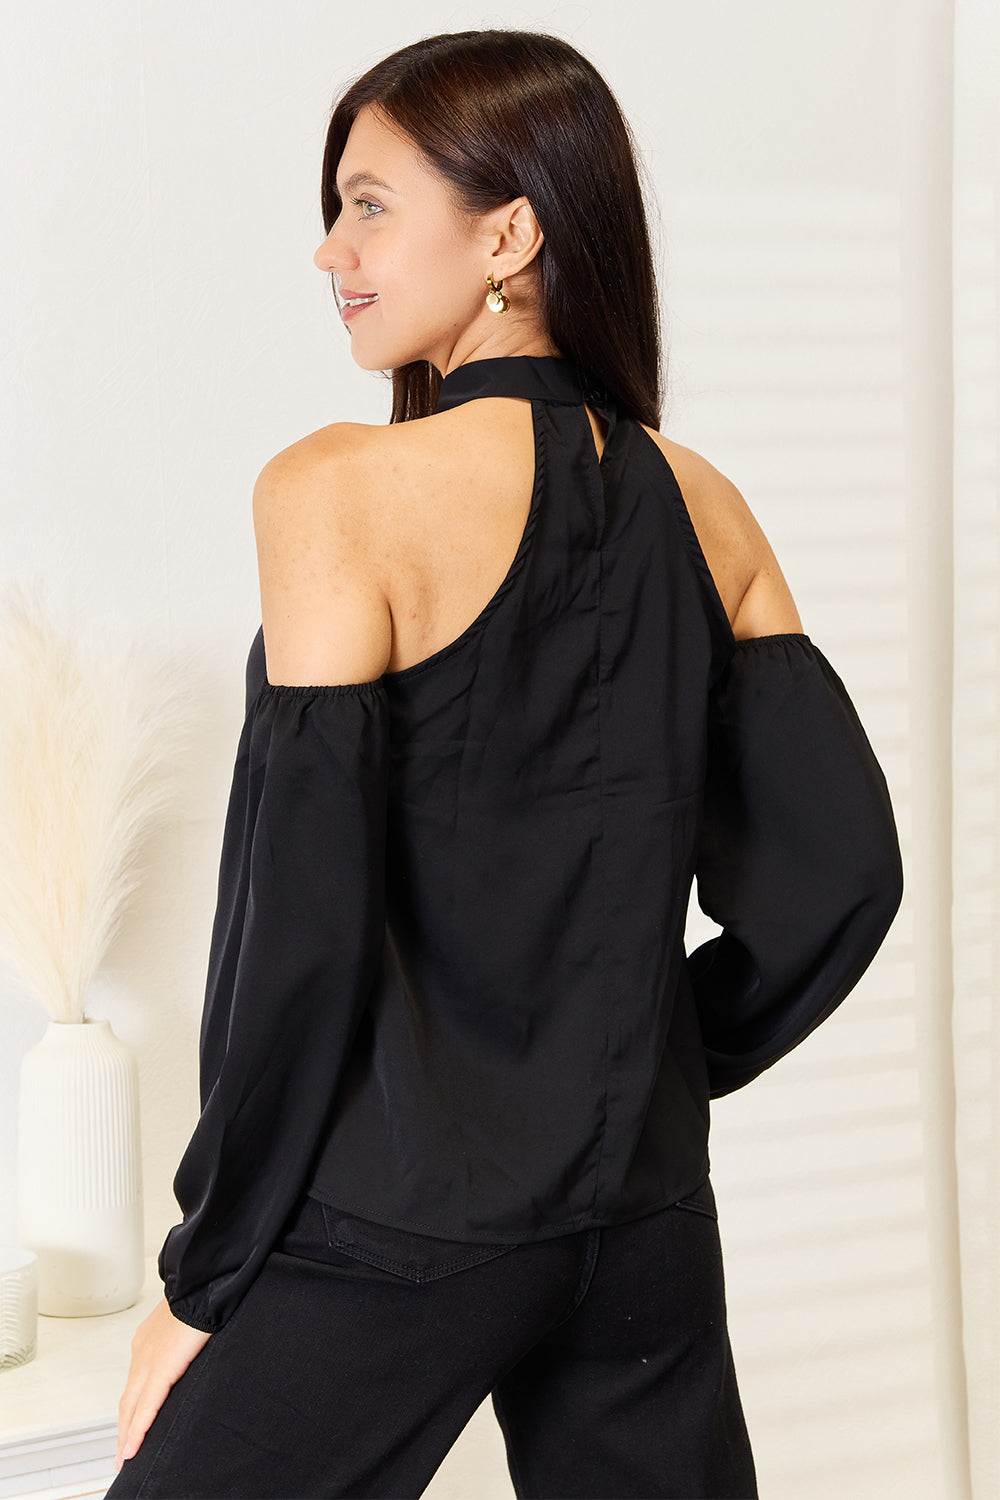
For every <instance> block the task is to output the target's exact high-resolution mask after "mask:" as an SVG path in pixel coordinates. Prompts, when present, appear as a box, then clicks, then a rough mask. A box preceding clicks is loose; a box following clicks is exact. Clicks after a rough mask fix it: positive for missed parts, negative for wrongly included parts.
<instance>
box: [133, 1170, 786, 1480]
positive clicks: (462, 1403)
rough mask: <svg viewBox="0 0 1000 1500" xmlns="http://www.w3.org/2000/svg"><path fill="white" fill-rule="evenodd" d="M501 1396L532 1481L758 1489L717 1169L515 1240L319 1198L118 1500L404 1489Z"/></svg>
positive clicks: (430, 1470)
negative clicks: (424, 1227)
mask: <svg viewBox="0 0 1000 1500" xmlns="http://www.w3.org/2000/svg"><path fill="white" fill-rule="evenodd" d="M490 1393H492V1398H493V1406H494V1410H495V1412H496V1415H497V1419H498V1421H499V1424H500V1428H501V1430H502V1432H503V1436H504V1440H505V1442H506V1445H507V1458H508V1465H509V1468H510V1473H511V1478H512V1480H513V1484H514V1489H515V1491H516V1493H517V1494H518V1496H522V1497H528V1496H531V1497H539V1500H542V1497H544V1500H555V1497H572V1500H584V1497H599V1500H625V1497H634V1500H653V1497H659V1496H673V1497H675V1500H708V1497H722V1496H725V1497H729V1500H751V1497H755V1496H756V1494H757V1488H756V1481H755V1476H754V1466H753V1459H752V1457H751V1452H750V1443H749V1440H748V1437H747V1431H746V1425H745V1423H744V1420H743V1411H742V1407H741V1405H740V1398H739V1393H738V1390H737V1385H736V1376H735V1373H734V1370H733V1363H732V1356H731V1353H730V1347H729V1336H728V1332H727V1328H726V1307H725V1294H724V1286H723V1271H722V1256H721V1249H720V1244H719V1234H718V1225H717V1222H716V1217H715V1201H714V1197H713V1194H712V1189H711V1185H710V1184H709V1183H708V1182H707V1181H706V1182H705V1183H704V1184H703V1185H702V1186H701V1187H700V1188H699V1189H698V1190H697V1191H696V1192H695V1193H693V1194H692V1195H691V1196H690V1197H689V1198H687V1199H685V1200H684V1201H683V1202H682V1203H680V1204H675V1205H674V1206H673V1207H671V1208H667V1209H663V1210H661V1211H659V1212H657V1213H654V1214H650V1215H648V1216H647V1217H646V1218H642V1219H637V1220H635V1221H633V1222H632V1223H630V1224H622V1225H617V1226H614V1227H612V1228H605V1229H584V1230H579V1231H577V1232H576V1233H574V1234H568V1235H563V1236H560V1237H559V1238H556V1239H549V1240H541V1241H537V1242H535V1243H530V1244H528V1243H526V1244H521V1245H514V1246H510V1245H471V1244H465V1243H461V1244H459V1243H456V1242H454V1241H447V1240H439V1239H432V1238H430V1237H428V1236H425V1235H418V1234H410V1233H408V1232H405V1231H403V1230H397V1229H389V1228H383V1227H380V1226H378V1225H371V1224H366V1223H365V1222H364V1221H362V1220H359V1219H354V1218H351V1217H350V1216H348V1215H345V1214H342V1213H341V1212H340V1211H339V1210H338V1209H334V1208H329V1207H328V1206H327V1205H325V1204H322V1203H320V1202H319V1201H318V1200H316V1199H313V1198H309V1197H305V1198H303V1199H302V1202H301V1204H300V1205H299V1207H298V1209H297V1210H296V1212H295V1214H294V1215H293V1216H292V1218H291V1219H290V1221H289V1223H288V1224H287V1225H286V1227H285V1232H284V1234H283V1237H282V1239H281V1240H280V1241H279V1244H278V1246H277V1247H276V1248H275V1250H273V1251H272V1252H271V1254H270V1255H269V1256H268V1258H267V1260H266V1262H265V1264H264V1267H263V1269H262V1271H261V1273H260V1275H259V1276H258V1278H257V1280H256V1281H255V1282H254V1283H253V1285H252V1286H251V1288H250V1290H249V1291H248V1293H247V1294H246V1296H245V1297H244V1299H243V1301H242V1302H241V1303H240V1304H239V1306H238V1307H237V1309H236V1312H235V1313H234V1314H233V1316H232V1317H231V1318H230V1320H229V1322H228V1323H227V1324H226V1325H225V1327H224V1328H222V1329H220V1331H219V1332H218V1333H215V1334H213V1335H212V1337H211V1338H210V1339H209V1341H208V1343H207V1344H206V1345H205V1348H204V1349H203V1350H202V1351H201V1353H200V1354H199V1355H198V1356H197V1357H196V1358H195V1359H194V1361H193V1362H192V1363H191V1365H189V1367H188V1369H187V1370H186V1371H185V1373H184V1375H182V1377H181V1378H180V1380H179V1381H177V1383H176V1384H175V1385H174V1386H173V1387H172V1388H171V1390H170V1392H169V1394H168V1396H167V1399H166V1401H165V1402H164V1404H163V1406H162V1407H161V1409H160V1411H159V1413H158V1414H157V1416H156V1418H155V1420H154V1421H153V1424H152V1426H151V1427H150V1429H149V1431H148V1432H147V1434H146V1436H145V1438H144V1440H143V1443H142V1446H141V1447H140V1449H139V1451H138V1453H137V1454H136V1455H135V1457H134V1458H132V1459H128V1460H127V1461H126V1462H125V1464H124V1465H123V1466H122V1470H121V1472H120V1474H119V1475H118V1476H117V1478H116V1479H115V1481H114V1483H113V1484H112V1486H111V1488H110V1489H109V1490H108V1492H107V1496H108V1500H125V1497H126V1496H149V1497H154V1496H157V1497H161V1500H188V1497H192V1500H193V1497H201V1500H221V1497H225V1496H236V1497H240V1500H265V1497H278V1500H306V1497H313V1496H340V1497H371V1496H377V1497H383V1500H409V1497H416V1496H419V1495H420V1494H422V1492H423V1491H424V1489H425V1488H426V1486H427V1485H428V1484H429V1483H430V1480H431V1478H432V1477H433V1475H434V1473H435V1471H436V1469H437V1468H438V1466H439V1465H440V1463H441V1462H442V1460H443V1459H444V1457H445V1455H446V1454H447V1453H448V1450H449V1449H450V1448H451V1446H452V1444H453V1443H454V1441H455V1439H456V1438H457V1437H458V1435H459V1433H460V1432H461V1431H462V1428H463V1427H464V1426H465V1424H466V1423H467V1422H468V1420H469V1418H470V1417H471V1416H472V1414H473V1412H474V1411H475V1410H476V1408H477V1407H478V1406H479V1405H480V1403H481V1402H482V1401H483V1400H485V1398H486V1396H487V1395H489V1394H490Z"/></svg>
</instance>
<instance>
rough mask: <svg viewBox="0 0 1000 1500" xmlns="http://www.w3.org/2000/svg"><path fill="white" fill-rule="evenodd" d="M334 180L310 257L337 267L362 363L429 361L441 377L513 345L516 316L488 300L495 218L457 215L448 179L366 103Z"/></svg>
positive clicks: (340, 296) (344, 310)
mask: <svg viewBox="0 0 1000 1500" xmlns="http://www.w3.org/2000/svg"><path fill="white" fill-rule="evenodd" d="M337 188H338V191H339V193H340V198H341V203H342V208H341V212H340V214H339V216H338V217H337V219H336V221H335V222H334V224H333V227H332V228H331V230H330V233H329V234H328V235H327V237H326V239H325V240H324V241H323V243H322V245H320V247H319V249H318V250H317V251H316V254H315V256H314V260H315V263H316V265H317V266H318V267H319V269H320V270H321V271H327V272H333V273H334V276H335V285H336V287H337V301H338V304H339V306H340V310H341V317H342V318H343V319H344V322H345V324H346V326H347V328H348V329H349V331H350V335H351V352H352V354H353V356H354V358H355V360H356V361H357V363H358V364H359V365H360V366H361V368H362V369H364V370H389V369H393V368H395V367H396V366H399V365H404V364H408V363H409V362H410V361H411V360H421V359H426V360H430V362H431V363H432V364H433V365H434V366H435V367H436V368H437V369H438V370H440V371H441V373H442V374H443V375H445V374H447V373H448V371H449V370H450V369H453V368H454V367H455V366H456V365H458V364H462V363H464V362H465V360H467V359H470V358H480V359H482V358H488V357H489V356H490V355H492V354H494V353H497V354H505V353H510V352H515V350H513V349H511V348H510V347H509V346H510V344H511V336H512V335H515V334H516V333H517V332H518V331H520V333H521V341H522V342H523V334H524V328H523V324H522V319H521V318H520V317H518V318H515V317H513V309H512V310H511V312H507V313H504V314H502V315H498V314H497V313H493V312H490V310H489V309H488V308H487V306H486V293H487V290H488V288H487V286H486V276H487V274H488V273H490V272H492V273H493V274H494V275H495V276H496V278H497V279H498V280H499V279H500V274H501V271H500V270H499V269H498V265H497V262H496V260H495V259H493V258H492V252H493V250H494V249H495V247H496V246H497V244H498V236H497V228H496V225H497V223H498V222H500V219H499V218H498V217H497V216H491V215H485V216H484V217H483V218H482V219H477V220H472V219H470V218H469V217H468V216H467V215H466V214H463V213H461V212H460V211H459V210H458V209H457V208H456V207H455V204H454V201H453V199H452V197H451V193H450V190H449V187H448V185H447V184H446V183H445V181H444V179H443V178H441V177H440V176H439V175H438V174H437V173H436V172H435V171H434V170H433V168H432V167H431V166H430V164H429V163H428V162H427V160H426V159H425V158H424V157H423V155H422V154H421V153H420V152H419V151H418V150H417V148H416V147H415V146H414V145H413V144H412V143H411V142H410V141H409V139H408V138H407V137H405V136H403V135H401V134H400V133H399V132H398V131H397V130H395V129H393V128H392V127H391V125H390V124H389V123H387V121H386V119H385V116H384V115H381V114H379V113H377V112H376V111H375V110H374V109H373V108H372V107H371V106H365V108H363V109H362V110H360V111H359V113H358V115H357V118H356V119H355V121H354V124H353V126H352V127H351V133H350V135H349V136H348V138H347V144H346V146H345V147H344V154H343V156H342V157H341V159H340V165H339V167H338V169H337ZM358 299H364V300H363V301H360V302H358ZM352 303H357V304H358V305H354V306H352V305H351V304H352ZM508 320H509V321H508ZM500 323H503V324H505V325H507V326H506V327H504V328H502V329H501V328H500V327H498V325H499V324H500ZM515 342H517V340H516V339H515Z"/></svg>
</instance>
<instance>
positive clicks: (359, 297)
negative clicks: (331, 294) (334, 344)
mask: <svg viewBox="0 0 1000 1500" xmlns="http://www.w3.org/2000/svg"><path fill="white" fill-rule="evenodd" d="M337 300H338V302H339V303H340V316H341V317H342V318H343V320H344V322H345V323H347V322H349V321H350V319H351V318H356V317H357V315H358V313H359V312H363V311H364V309H365V308H366V307H371V306H372V304H373V303H375V302H377V301H378V292H355V291H351V290H350V289H349V288H347V287H342V288H341V290H340V291H339V293H338V295H337Z"/></svg>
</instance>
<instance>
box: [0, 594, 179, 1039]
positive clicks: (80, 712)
mask: <svg viewBox="0 0 1000 1500" xmlns="http://www.w3.org/2000/svg"><path fill="white" fill-rule="evenodd" d="M188 725H189V708H188V703H187V699H186V695H185V693H184V690H183V685H182V677H181V673H180V671H179V669H178V668H177V667H175V666H170V665H166V664H162V663H159V662H155V663H151V662H149V661H146V660H144V659H143V657H142V655H141V653H140V652H139V651H137V650H136V649H135V648H134V647H133V648H131V649H129V650H123V651H104V650H103V649H100V650H99V649H97V648H95V647H93V646H91V647H89V648H88V647H87V646H85V645H84V644H83V643H82V642H78V641H77V639H75V638H71V637H70V635H68V634H65V633H63V632H62V631H60V630H59V629H57V628H56V626H55V625H54V624H53V623H52V622H51V620H50V619H49V618H48V617H47V614H46V611H45V608H44V606H43V604H42V603H41V601H40V599H39V598H38V597H37V594H36V596H35V597H34V598H31V599H29V598H26V597H25V596H24V595H23V594H22V593H21V591H20V590H19V589H18V588H17V587H16V586H15V587H14V588H11V589H10V590H8V591H7V593H6V594H5V595H4V596H3V598H2V599H0V959H2V960H3V961H4V962H5V963H6V964H7V966H8V967H9V968H10V969H11V970H12V971H13V972H14V973H15V974H16V976H17V977H18V979H19V980H20V981H21V983H22V984H23V985H24V987H25V988H26V989H27V991H28V992H29V993H30V994H32V995H34V996H35V997H36V998H37V999H38V1000H40V1001H41V1002H42V1004H43V1005H44V1006H45V1007H46V1009H47V1010H48V1011H49V1013H50V1014H51V1016H52V1018H53V1019H54V1020H56V1021H82V1020H83V1018H84V1015H85V997H86V994H87V989H88V986H89V984H90V981H91V979H92V978H93V976H94V973H95V972H96V970H97V968H98V966H99V965H100V963H101V961H102V959H103V958H104V955H105V953H106V952H107V950H108V948H109V946H110V944H111V942H112V941H113V939H114V937H115V935H116V934H117V932H118V930H119V928H120V926H121V922H122V918H123V917H124V915H125V912H126V910H127V907H128V904H129V902H130V900H131V898H132V896H133V895H134V893H135V890H136V887H137V885H138V883H139V879H140V876H141V857H142V853H143V846H144V844H145V842H146V840H147V836H148V834H149V833H150V832H151V831H152V828H153V827H154V825H155V824H156V823H157V822H158V821H159V820H160V819H161V817H162V815H163V814H164V813H165V812H166V810H167V808H168V806H169V804H170V801H171V784H170V776H169V774H168V767H169V765H170V762H171V761H172V759H173V757H174V755H175V753H176V752H177V751H178V750H179V748H180V746H181V744H182V742H183V740H184V739H185V738H186V734H187V731H188Z"/></svg>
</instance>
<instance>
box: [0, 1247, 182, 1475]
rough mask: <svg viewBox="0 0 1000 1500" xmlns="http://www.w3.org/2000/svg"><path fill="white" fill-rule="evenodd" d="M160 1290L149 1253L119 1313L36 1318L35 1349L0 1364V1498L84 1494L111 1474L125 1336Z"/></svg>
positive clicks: (126, 1356) (127, 1349) (128, 1339)
mask: <svg viewBox="0 0 1000 1500" xmlns="http://www.w3.org/2000/svg"><path fill="white" fill-rule="evenodd" d="M162 1296H163V1283H162V1281H161V1280H160V1276H159V1272H158V1271H157V1268H156V1257H155V1256H149V1257H147V1260H146V1279H145V1282H144V1283H143V1288H142V1293H141V1295H140V1297H139V1300H138V1301H137V1302H136V1303H134V1304H133V1306H132V1307H127V1308H125V1309H124V1310H123V1311H122V1312H116V1313H104V1314H102V1315H100V1316H98V1317H90V1318H53V1317H46V1316H44V1315H40V1316H39V1319H38V1353H37V1354H36V1356H35V1358H34V1359H33V1360H32V1361H31V1362H30V1364H26V1365H18V1366H17V1367H16V1368H15V1369H13V1370H0V1497H3V1500H17V1497H20V1496H30V1497H31V1500H83V1497H84V1496H92V1495H103V1493H104V1491H105V1490H106V1489H107V1488H108V1486H109V1485H110V1484H111V1481H112V1480H113V1479H114V1477H115V1462H114V1461H115V1446H116V1443H117V1436H118V1401H119V1398H120V1397H121V1393H122V1391H123V1390H124V1389H125V1380H126V1377H127V1375H128V1368H129V1363H130V1361H131V1357H132V1352H131V1343H132V1335H133V1333H134V1332H135V1330H136V1328H137V1327H138V1325H139V1324H140V1323H141V1322H142V1320H143V1318H145V1317H147V1316H148V1314H149V1313H151V1312H152V1310H153V1308H154V1306H155V1305H156V1303H157V1302H158V1301H159V1300H160V1298H161V1297H162Z"/></svg>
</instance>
